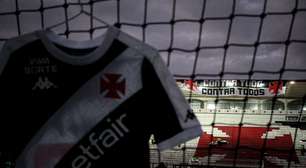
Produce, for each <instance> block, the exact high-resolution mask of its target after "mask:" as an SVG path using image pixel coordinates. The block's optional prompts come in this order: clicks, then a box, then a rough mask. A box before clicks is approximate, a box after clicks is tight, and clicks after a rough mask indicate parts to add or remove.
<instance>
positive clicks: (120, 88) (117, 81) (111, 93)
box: [100, 73, 125, 99]
mask: <svg viewBox="0 0 306 168" xmlns="http://www.w3.org/2000/svg"><path fill="white" fill-rule="evenodd" d="M100 93H101V94H102V93H105V95H104V97H107V98H112V99H120V98H121V97H123V96H124V94H125V78H123V77H122V75H121V74H113V73H106V74H104V75H103V77H101V79H100Z"/></svg>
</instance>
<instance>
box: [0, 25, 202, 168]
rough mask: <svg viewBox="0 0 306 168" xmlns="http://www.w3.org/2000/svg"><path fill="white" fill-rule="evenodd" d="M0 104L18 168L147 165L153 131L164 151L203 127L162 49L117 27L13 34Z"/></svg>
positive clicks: (6, 149) (2, 128) (5, 147)
mask: <svg viewBox="0 0 306 168" xmlns="http://www.w3.org/2000/svg"><path fill="white" fill-rule="evenodd" d="M0 107H1V111H0V134H1V138H0V151H2V153H10V157H11V158H13V159H14V160H15V162H16V167H17V168H53V167H56V168H101V167H118V168H119V167H120V168H122V167H144V168H145V167H149V144H148V140H149V138H150V137H151V135H153V136H154V139H155V141H156V143H157V146H158V148H159V149H160V150H163V149H167V148H170V147H173V146H175V145H178V144H180V143H183V142H185V141H187V140H190V139H192V138H195V137H197V136H199V135H200V134H201V133H202V131H201V126H200V124H199V122H198V120H197V118H196V117H195V115H194V114H193V113H192V111H191V110H190V107H189V105H188V103H187V102H186V100H185V98H184V96H183V95H182V93H181V91H180V90H179V89H178V87H177V86H176V83H175V81H174V79H173V77H172V75H171V74H170V72H169V71H168V69H167V67H166V66H165V64H164V62H163V61H162V58H161V57H160V56H159V54H158V52H157V51H156V50H155V49H153V48H151V47H150V46H148V45H146V44H144V43H142V42H140V41H138V40H136V39H134V38H133V37H131V36H129V35H127V34H125V33H123V32H121V31H120V30H118V29H117V28H114V27H109V28H108V30H107V32H106V33H105V34H104V35H103V36H101V37H100V38H97V39H95V40H92V41H83V42H76V41H70V40H67V39H64V38H61V37H59V36H57V35H55V34H53V33H52V32H51V31H36V32H33V33H30V34H27V35H23V36H21V37H17V38H14V39H11V40H9V41H7V42H6V44H5V45H4V47H3V49H2V52H1V56H0Z"/></svg>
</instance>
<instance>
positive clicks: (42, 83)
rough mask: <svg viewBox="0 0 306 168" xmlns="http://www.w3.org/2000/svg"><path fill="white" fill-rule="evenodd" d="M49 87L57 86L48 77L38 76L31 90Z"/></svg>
mask: <svg viewBox="0 0 306 168" xmlns="http://www.w3.org/2000/svg"><path fill="white" fill-rule="evenodd" d="M51 88H57V86H56V85H55V84H54V83H52V82H51V81H50V80H49V78H48V77H46V76H45V77H41V76H40V77H38V80H37V82H36V83H35V85H34V86H33V88H32V90H37V89H40V90H48V89H51Z"/></svg>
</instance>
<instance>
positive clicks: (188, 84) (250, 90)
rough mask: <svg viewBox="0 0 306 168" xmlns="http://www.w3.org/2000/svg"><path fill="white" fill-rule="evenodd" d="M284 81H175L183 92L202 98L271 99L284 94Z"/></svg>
mask: <svg viewBox="0 0 306 168" xmlns="http://www.w3.org/2000/svg"><path fill="white" fill-rule="evenodd" d="M285 83H286V82H285V81H258V80H254V81H249V80H196V81H192V80H177V85H178V86H179V87H180V88H181V90H182V91H183V92H191V93H193V94H198V95H202V96H213V97H215V96H249V97H273V96H276V95H277V96H281V95H284V94H285V91H286V85H285Z"/></svg>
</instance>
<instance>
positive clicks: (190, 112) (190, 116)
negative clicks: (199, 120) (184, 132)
mask: <svg viewBox="0 0 306 168" xmlns="http://www.w3.org/2000/svg"><path fill="white" fill-rule="evenodd" d="M195 117H196V116H195V114H194V113H193V110H192V109H188V110H187V114H186V118H185V122H187V121H188V120H193V119H195Z"/></svg>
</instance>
